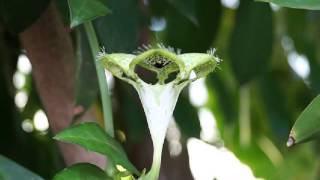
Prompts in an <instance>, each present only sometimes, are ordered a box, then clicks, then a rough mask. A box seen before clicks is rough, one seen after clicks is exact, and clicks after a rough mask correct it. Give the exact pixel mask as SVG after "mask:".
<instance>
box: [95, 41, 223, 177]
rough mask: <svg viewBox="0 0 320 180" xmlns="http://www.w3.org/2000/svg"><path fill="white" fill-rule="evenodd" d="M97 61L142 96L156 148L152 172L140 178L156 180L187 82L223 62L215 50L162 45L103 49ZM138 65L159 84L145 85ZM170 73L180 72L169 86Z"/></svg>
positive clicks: (203, 74)
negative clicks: (195, 50)
mask: <svg viewBox="0 0 320 180" xmlns="http://www.w3.org/2000/svg"><path fill="white" fill-rule="evenodd" d="M97 59H98V60H99V61H101V62H102V64H103V65H104V67H105V68H106V69H107V70H109V71H110V72H111V73H112V74H113V75H114V76H116V77H118V78H119V79H121V80H124V81H126V82H128V83H129V84H131V85H132V86H133V87H134V88H135V89H136V90H137V92H138V94H139V97H140V100H141V102H142V105H143V109H144V112H145V114H146V118H147V123H148V127H149V130H150V134H151V138H152V141H153V147H154V154H153V163H152V167H151V170H150V171H149V173H147V174H146V175H145V176H143V177H141V178H140V179H146V180H156V179H158V176H159V170H160V164H161V154H162V146H163V142H164V139H165V134H166V131H167V128H168V125H169V122H170V120H171V119H172V114H173V111H174V108H175V105H176V102H177V99H178V97H179V94H180V92H181V90H182V89H183V88H184V87H185V86H186V85H187V84H188V83H190V82H192V81H195V80H196V79H199V78H201V77H204V76H206V75H207V74H209V73H210V72H212V71H213V70H214V69H215V68H216V67H217V65H218V64H219V62H220V59H219V58H218V57H216V56H215V55H214V49H212V50H209V51H208V52H207V53H185V54H180V52H179V51H175V50H174V49H173V48H166V47H164V46H163V45H159V46H158V47H157V48H151V47H149V46H148V47H146V46H145V47H144V48H143V49H140V51H139V52H138V54H137V55H134V54H124V53H112V54H107V53H105V51H104V50H103V51H102V52H101V53H99V55H98V57H97ZM137 66H140V67H142V68H145V69H147V70H149V71H152V72H154V73H156V74H157V80H158V81H157V83H155V84H148V83H146V82H144V81H143V80H142V79H141V78H140V77H139V76H138V75H137V74H136V73H135V68H136V67H137ZM171 73H177V76H176V78H175V79H174V80H172V81H171V82H168V83H166V80H167V79H168V77H169V75H170V74H171Z"/></svg>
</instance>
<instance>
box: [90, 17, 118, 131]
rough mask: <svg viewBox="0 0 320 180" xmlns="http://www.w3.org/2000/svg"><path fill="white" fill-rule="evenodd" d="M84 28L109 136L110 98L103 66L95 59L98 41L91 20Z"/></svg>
mask: <svg viewBox="0 0 320 180" xmlns="http://www.w3.org/2000/svg"><path fill="white" fill-rule="evenodd" d="M84 28H85V30H86V34H87V36H88V41H89V44H90V48H91V54H92V56H93V59H94V61H95V65H96V71H97V76H98V81H99V89H100V95H101V101H102V109H103V119H104V128H105V131H106V132H107V133H108V134H109V135H110V136H112V137H114V129H113V119H112V108H111V100H110V96H109V92H108V84H107V80H106V75H105V73H104V68H103V66H102V65H101V64H100V63H99V62H98V61H96V55H97V54H98V53H99V50H100V48H99V42H98V39H97V36H96V32H95V30H94V28H93V26H92V23H91V22H86V23H84Z"/></svg>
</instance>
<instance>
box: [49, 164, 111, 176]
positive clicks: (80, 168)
mask: <svg viewBox="0 0 320 180" xmlns="http://www.w3.org/2000/svg"><path fill="white" fill-rule="evenodd" d="M70 179H72V180H87V179H90V180H111V178H110V177H108V176H107V174H106V173H105V172H104V171H103V170H102V169H100V168H99V167H97V166H95V165H93V164H89V163H79V164H75V165H73V166H70V167H68V168H66V169H64V170H62V171H60V172H59V173H58V174H56V175H55V176H54V178H53V180H70Z"/></svg>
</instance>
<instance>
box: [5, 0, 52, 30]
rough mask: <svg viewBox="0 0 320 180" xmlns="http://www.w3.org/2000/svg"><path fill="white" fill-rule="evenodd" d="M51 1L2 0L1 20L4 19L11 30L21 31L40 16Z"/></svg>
mask: <svg viewBox="0 0 320 180" xmlns="http://www.w3.org/2000/svg"><path fill="white" fill-rule="evenodd" d="M49 2H50V1H49V0H28V1H21V0H0V21H3V23H4V25H5V27H6V28H8V29H9V30H10V31H11V32H14V33H20V32H22V31H23V30H24V29H25V28H27V27H28V26H29V25H31V24H32V23H33V22H35V21H36V20H37V19H38V18H39V16H40V15H41V14H42V13H43V11H44V10H45V9H46V8H47V6H48V4H49Z"/></svg>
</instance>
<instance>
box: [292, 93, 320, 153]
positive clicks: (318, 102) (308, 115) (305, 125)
mask: <svg viewBox="0 0 320 180" xmlns="http://www.w3.org/2000/svg"><path fill="white" fill-rule="evenodd" d="M319 109H320V95H318V96H317V97H316V98H315V99H313V100H312V102H311V103H310V104H309V105H308V106H307V107H306V108H305V109H304V110H303V112H302V113H301V114H300V116H299V117H298V119H297V121H296V122H295V124H294V125H293V128H292V129H291V132H290V136H289V140H288V142H287V146H289V147H290V146H293V145H294V144H296V143H302V142H305V141H309V140H312V139H314V138H317V137H318V136H319V135H320V110H319Z"/></svg>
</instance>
